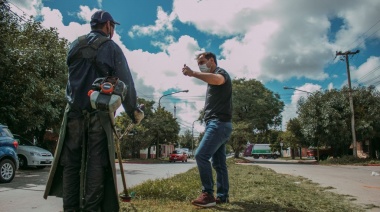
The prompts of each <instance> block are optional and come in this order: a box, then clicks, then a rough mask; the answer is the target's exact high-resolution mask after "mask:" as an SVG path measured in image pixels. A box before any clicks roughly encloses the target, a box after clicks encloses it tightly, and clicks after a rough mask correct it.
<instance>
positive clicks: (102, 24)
mask: <svg viewBox="0 0 380 212" xmlns="http://www.w3.org/2000/svg"><path fill="white" fill-rule="evenodd" d="M106 24H107V22H104V23H99V24H96V25H94V26H91V30H99V29H103V27H104V25H106Z"/></svg>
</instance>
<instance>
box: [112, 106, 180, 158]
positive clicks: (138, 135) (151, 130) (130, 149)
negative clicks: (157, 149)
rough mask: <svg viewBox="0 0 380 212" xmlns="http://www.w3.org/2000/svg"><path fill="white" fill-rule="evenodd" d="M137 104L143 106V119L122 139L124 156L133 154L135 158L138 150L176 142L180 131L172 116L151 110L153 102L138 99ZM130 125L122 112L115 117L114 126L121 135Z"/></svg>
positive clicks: (162, 109)
mask: <svg viewBox="0 0 380 212" xmlns="http://www.w3.org/2000/svg"><path fill="white" fill-rule="evenodd" d="M138 103H139V104H144V105H145V111H144V114H145V118H144V119H143V120H142V121H141V124H140V125H138V126H135V127H134V128H133V130H132V132H130V133H129V134H132V135H129V136H126V137H124V138H123V139H122V143H121V150H122V153H123V155H124V156H126V155H127V154H128V153H133V154H132V156H134V157H137V156H138V154H136V153H137V152H139V150H140V149H145V148H149V147H151V146H153V145H157V144H168V143H172V144H173V143H175V142H177V141H178V133H179V130H180V127H179V124H178V122H177V120H176V119H175V118H174V117H173V114H171V113H170V112H168V111H166V110H165V109H164V108H158V109H157V110H154V109H153V104H154V101H147V100H145V99H138ZM130 123H131V120H130V118H129V117H128V116H127V114H126V113H124V112H122V113H121V114H120V116H118V117H116V126H117V128H118V129H119V130H120V132H121V133H124V132H125V130H126V128H127V127H128V125H129V124H130Z"/></svg>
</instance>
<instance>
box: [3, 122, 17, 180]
mask: <svg viewBox="0 0 380 212" xmlns="http://www.w3.org/2000/svg"><path fill="white" fill-rule="evenodd" d="M17 147H18V142H17V141H16V140H15V139H14V138H13V134H12V133H11V131H10V130H9V129H8V127H7V126H5V125H3V124H0V183H9V182H11V181H12V180H13V178H14V177H15V175H16V170H17V169H18V158H17Z"/></svg>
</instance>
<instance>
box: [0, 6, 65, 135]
mask: <svg viewBox="0 0 380 212" xmlns="http://www.w3.org/2000/svg"><path fill="white" fill-rule="evenodd" d="M0 33H1V34H2V36H1V37H0V47H1V48H0V78H1V80H2V83H1V84H0V96H1V97H2V100H1V102H0V122H1V123H5V124H7V125H8V126H9V128H10V129H11V130H12V132H14V133H17V134H21V135H29V136H26V137H33V136H36V137H37V138H38V140H40V141H42V140H43V136H44V134H45V131H46V129H48V128H53V129H57V128H58V127H59V126H60V123H61V118H62V114H63V112H64V107H65V104H66V101H65V96H64V94H65V86H66V81H67V76H66V69H67V67H66V62H65V61H66V52H67V44H68V43H67V41H66V40H65V39H63V38H59V36H58V32H57V31H56V29H54V28H50V29H44V28H42V26H41V24H40V23H39V22H34V21H32V20H31V19H30V20H28V21H25V22H21V19H19V18H18V17H16V16H15V15H13V14H12V13H10V12H9V11H8V10H7V8H6V7H5V6H4V4H3V6H2V7H1V8H0Z"/></svg>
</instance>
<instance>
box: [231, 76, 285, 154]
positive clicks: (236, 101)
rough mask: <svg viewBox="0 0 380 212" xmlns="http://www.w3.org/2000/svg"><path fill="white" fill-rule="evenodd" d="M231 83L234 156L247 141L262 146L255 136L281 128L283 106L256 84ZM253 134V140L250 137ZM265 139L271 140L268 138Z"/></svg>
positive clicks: (246, 81)
mask: <svg viewBox="0 0 380 212" xmlns="http://www.w3.org/2000/svg"><path fill="white" fill-rule="evenodd" d="M232 83H233V84H232V85H233V87H232V93H233V94H232V104H233V117H232V121H233V123H234V129H233V133H232V137H231V138H232V139H233V142H232V145H233V146H232V149H233V150H234V152H235V156H236V155H238V154H237V152H238V151H241V150H242V148H243V149H244V147H245V145H246V143H247V139H255V137H256V141H259V142H260V143H261V141H263V140H264V139H263V138H262V139H258V138H257V137H258V136H261V135H266V136H267V135H269V134H267V133H266V132H267V131H268V130H270V129H271V128H276V127H278V126H280V124H281V120H282V117H281V112H282V111H283V107H284V103H283V102H282V101H280V96H279V95H278V94H274V93H273V92H272V91H270V90H268V89H267V88H265V87H264V85H263V84H262V83H261V82H259V81H257V80H254V79H251V80H245V79H236V80H233V81H232ZM254 134H255V137H253V136H251V135H254ZM265 139H269V140H271V138H270V137H266V138H265ZM269 140H268V141H269Z"/></svg>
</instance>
